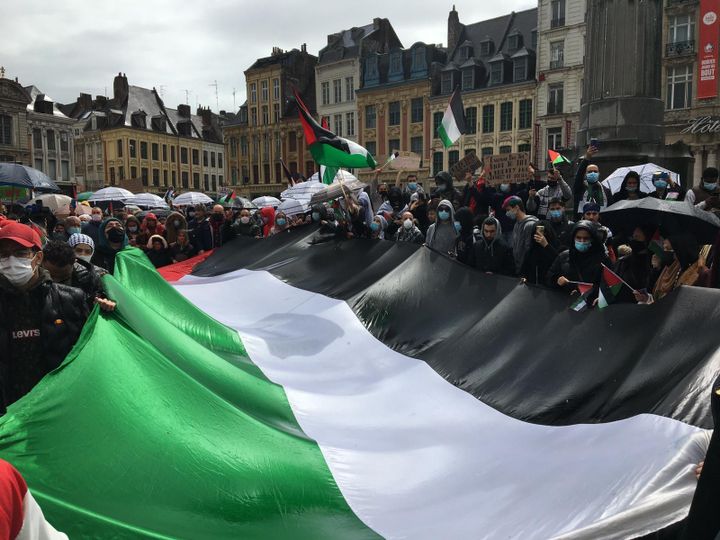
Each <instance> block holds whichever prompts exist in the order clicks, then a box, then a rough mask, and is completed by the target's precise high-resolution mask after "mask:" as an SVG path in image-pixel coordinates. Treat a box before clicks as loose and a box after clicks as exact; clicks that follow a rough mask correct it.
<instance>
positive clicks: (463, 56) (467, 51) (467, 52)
mask: <svg viewBox="0 0 720 540" xmlns="http://www.w3.org/2000/svg"><path fill="white" fill-rule="evenodd" d="M472 55H473V49H472V47H471V46H470V45H469V44H463V46H462V47H460V61H461V62H464V61H465V60H467V59H468V58H470V57H471V56H472Z"/></svg>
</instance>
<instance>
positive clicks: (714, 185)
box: [703, 182, 718, 191]
mask: <svg viewBox="0 0 720 540" xmlns="http://www.w3.org/2000/svg"><path fill="white" fill-rule="evenodd" d="M703 187H704V188H705V190H706V191H715V190H716V189H717V187H718V183H717V182H703Z"/></svg>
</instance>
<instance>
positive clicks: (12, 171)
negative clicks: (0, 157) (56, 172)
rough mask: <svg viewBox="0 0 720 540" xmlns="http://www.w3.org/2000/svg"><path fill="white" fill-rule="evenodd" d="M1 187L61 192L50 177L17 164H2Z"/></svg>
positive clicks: (0, 167) (0, 171)
mask: <svg viewBox="0 0 720 540" xmlns="http://www.w3.org/2000/svg"><path fill="white" fill-rule="evenodd" d="M0 186H16V187H19V188H30V189H34V190H35V191H61V190H60V188H59V187H58V186H57V184H56V183H55V182H53V181H52V180H51V179H50V177H49V176H48V175H46V174H44V173H42V172H40V171H38V170H37V169H33V168H32V167H26V166H25V165H18V164H17V163H0Z"/></svg>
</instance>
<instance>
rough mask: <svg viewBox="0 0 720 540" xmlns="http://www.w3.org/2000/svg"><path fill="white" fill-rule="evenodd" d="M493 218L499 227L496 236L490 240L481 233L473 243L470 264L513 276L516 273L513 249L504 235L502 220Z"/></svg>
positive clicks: (486, 270) (484, 269) (487, 270)
mask: <svg viewBox="0 0 720 540" xmlns="http://www.w3.org/2000/svg"><path fill="white" fill-rule="evenodd" d="M491 219H493V220H494V221H495V227H496V229H497V232H496V233H495V238H493V240H492V241H491V242H488V241H487V240H485V238H484V236H483V235H482V233H481V234H480V237H479V238H478V239H477V240H476V241H475V243H474V244H473V249H472V251H471V254H470V261H469V264H470V266H473V267H475V268H477V269H478V270H480V271H482V272H490V273H493V274H502V275H504V276H512V275H514V274H515V259H514V258H513V254H512V249H511V248H510V246H508V245H507V243H506V242H505V239H504V238H503V237H502V228H501V226H500V222H499V221H498V220H497V219H495V218H491Z"/></svg>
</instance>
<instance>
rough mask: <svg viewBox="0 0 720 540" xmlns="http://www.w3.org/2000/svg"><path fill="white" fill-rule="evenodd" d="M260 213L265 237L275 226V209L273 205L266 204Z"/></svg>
mask: <svg viewBox="0 0 720 540" xmlns="http://www.w3.org/2000/svg"><path fill="white" fill-rule="evenodd" d="M259 214H260V219H261V220H262V223H263V237H268V236H270V233H271V231H272V230H273V227H274V226H275V209H274V208H273V207H272V206H266V207H265V208H261V209H260V212H259Z"/></svg>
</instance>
